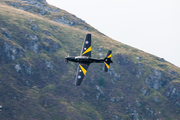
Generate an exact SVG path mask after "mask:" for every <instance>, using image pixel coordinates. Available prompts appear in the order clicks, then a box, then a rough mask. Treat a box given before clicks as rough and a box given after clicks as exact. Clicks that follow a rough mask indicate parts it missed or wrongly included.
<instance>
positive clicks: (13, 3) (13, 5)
mask: <svg viewBox="0 0 180 120" xmlns="http://www.w3.org/2000/svg"><path fill="white" fill-rule="evenodd" d="M11 6H12V7H17V8H18V7H20V4H19V3H18V2H12V3H11Z"/></svg>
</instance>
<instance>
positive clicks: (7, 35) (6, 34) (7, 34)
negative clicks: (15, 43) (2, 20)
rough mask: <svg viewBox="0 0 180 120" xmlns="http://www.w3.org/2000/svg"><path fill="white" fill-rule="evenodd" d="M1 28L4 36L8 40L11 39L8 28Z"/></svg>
mask: <svg viewBox="0 0 180 120" xmlns="http://www.w3.org/2000/svg"><path fill="white" fill-rule="evenodd" d="M2 30H3V33H2V34H3V35H4V37H5V38H6V39H8V40H11V33H10V32H9V31H8V30H6V29H5V28H2Z"/></svg>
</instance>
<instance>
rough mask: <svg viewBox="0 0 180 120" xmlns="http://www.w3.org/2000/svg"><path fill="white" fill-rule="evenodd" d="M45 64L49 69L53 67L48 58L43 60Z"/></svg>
mask: <svg viewBox="0 0 180 120" xmlns="http://www.w3.org/2000/svg"><path fill="white" fill-rule="evenodd" d="M45 64H46V66H47V67H48V68H49V69H53V65H52V63H51V62H50V61H49V60H45Z"/></svg>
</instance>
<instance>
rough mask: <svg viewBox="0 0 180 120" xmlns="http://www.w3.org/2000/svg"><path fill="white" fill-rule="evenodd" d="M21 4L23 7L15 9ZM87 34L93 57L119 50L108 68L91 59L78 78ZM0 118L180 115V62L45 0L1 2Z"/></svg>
mask: <svg viewBox="0 0 180 120" xmlns="http://www.w3.org/2000/svg"><path fill="white" fill-rule="evenodd" d="M17 8H18V9H17ZM86 33H91V34H92V49H93V50H92V57H96V58H100V57H105V56H106V54H107V51H108V50H112V51H113V56H112V60H113V62H114V63H113V64H112V65H111V68H110V70H109V72H108V73H104V72H103V71H102V68H103V64H92V65H90V67H89V69H88V72H87V75H86V77H85V78H84V81H83V82H82V85H81V86H80V87H76V86H74V84H73V81H74V79H75V75H76V69H77V64H75V63H68V64H66V63H64V57H65V56H66V55H68V54H69V55H79V53H80V50H81V47H82V44H83V40H84V37H85V34H86ZM0 65H1V67H0V96H1V97H0V116H1V119H4V120H6V119H15V120H16V119H17V120H26V119H27V120H31V119H32V120H36V119H37V120H41V119H43V120H50V119H52V120H56V119H57V120H59V119H66V120H71V119H72V120H80V119H82V120H88V119H93V120H94V119H96V120H100V119H103V120H104V119H114V120H118V119H119V120H120V119H123V120H124V119H134V120H137V119H162V120H163V119H178V118H180V114H179V112H180V77H179V75H180V68H178V67H176V66H174V65H172V64H171V63H169V62H167V61H165V60H164V59H162V58H159V57H156V56H153V55H151V54H147V53H145V52H143V51H141V50H138V49H135V48H132V47H130V46H127V45H125V44H122V43H120V42H117V41H115V40H112V39H111V38H109V37H107V36H105V35H103V34H101V33H100V32H99V31H97V30H96V29H94V28H93V27H91V26H90V25H88V24H87V23H85V22H84V21H82V20H81V19H79V18H77V17H75V16H74V15H71V14H70V13H68V12H66V11H64V10H61V9H58V8H55V7H53V6H50V5H48V4H47V3H46V2H45V1H44V0H34V1H30V0H24V1H19V0H8V1H6V0H0Z"/></svg>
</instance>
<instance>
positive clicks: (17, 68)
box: [14, 63, 21, 73]
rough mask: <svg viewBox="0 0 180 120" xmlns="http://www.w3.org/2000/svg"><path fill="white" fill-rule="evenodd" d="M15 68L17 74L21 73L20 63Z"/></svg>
mask: <svg viewBox="0 0 180 120" xmlns="http://www.w3.org/2000/svg"><path fill="white" fill-rule="evenodd" d="M14 68H15V70H16V72H18V73H19V72H20V71H21V66H20V64H19V63H18V64H16V65H15V67H14Z"/></svg>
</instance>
